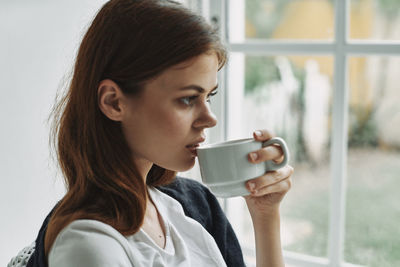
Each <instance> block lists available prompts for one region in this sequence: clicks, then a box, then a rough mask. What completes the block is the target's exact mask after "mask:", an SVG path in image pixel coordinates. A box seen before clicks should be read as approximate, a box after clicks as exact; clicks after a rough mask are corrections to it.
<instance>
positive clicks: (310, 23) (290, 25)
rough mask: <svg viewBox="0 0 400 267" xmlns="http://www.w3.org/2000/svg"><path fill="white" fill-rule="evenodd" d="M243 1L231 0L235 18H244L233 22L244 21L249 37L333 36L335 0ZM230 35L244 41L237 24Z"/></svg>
mask: <svg viewBox="0 0 400 267" xmlns="http://www.w3.org/2000/svg"><path fill="white" fill-rule="evenodd" d="M242 1H243V0H242ZM242 1H241V0H239V1H238V0H232V1H230V2H229V5H230V8H229V9H230V16H231V17H233V18H235V20H241V21H236V22H235V21H233V22H231V23H234V24H244V32H245V34H244V36H245V39H308V40H332V39H333V36H334V30H333V29H334V26H333V25H334V15H333V14H334V1H333V0H296V1H292V0H279V1H276V0H247V1H245V3H243V4H242V5H244V6H240V4H238V2H242ZM243 12H244V13H245V14H242V13H243ZM239 28H241V27H239ZM230 38H231V41H242V40H239V39H238V36H237V33H236V27H234V28H232V29H231V34H230Z"/></svg>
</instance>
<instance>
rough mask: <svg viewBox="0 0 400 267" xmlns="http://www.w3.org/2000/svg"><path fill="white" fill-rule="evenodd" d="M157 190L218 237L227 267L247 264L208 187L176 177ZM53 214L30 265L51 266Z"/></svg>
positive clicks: (45, 224)
mask: <svg viewBox="0 0 400 267" xmlns="http://www.w3.org/2000/svg"><path fill="white" fill-rule="evenodd" d="M157 189H159V190H160V191H162V192H164V193H165V194H167V195H169V196H171V197H172V198H174V199H176V200H177V201H178V202H179V203H181V205H182V207H183V210H184V211H185V214H186V216H188V217H191V218H192V219H194V220H196V221H198V222H199V223H200V224H201V225H202V226H203V227H204V228H205V229H206V230H207V231H208V232H209V233H210V234H211V235H212V236H213V237H214V239H215V242H216V243H217V245H218V248H219V250H220V251H221V254H222V256H223V258H224V259H225V262H226V265H227V266H232V267H240V266H245V264H244V261H243V255H242V250H241V248H240V245H239V242H238V240H237V238H236V235H235V233H234V231H233V229H232V226H231V225H230V223H229V221H228V220H227V218H226V216H225V214H224V212H223V211H222V209H221V207H220V205H219V203H218V200H217V199H216V198H215V196H214V195H213V194H212V193H211V192H210V191H209V190H208V188H206V187H205V186H203V185H202V184H200V183H199V182H197V181H194V180H192V179H186V178H182V177H176V179H175V180H174V181H173V182H172V183H171V184H169V185H167V186H160V187H157ZM53 210H54V209H53ZM52 213H53V211H51V212H50V214H49V215H47V217H46V219H45V220H44V222H43V225H42V227H41V228H40V231H39V234H38V236H37V238H36V242H35V251H34V252H33V254H32V255H31V257H30V258H29V262H28V265H27V267H48V265H47V262H46V260H45V255H44V236H45V233H46V229H47V224H48V222H49V220H50V217H51V214H52Z"/></svg>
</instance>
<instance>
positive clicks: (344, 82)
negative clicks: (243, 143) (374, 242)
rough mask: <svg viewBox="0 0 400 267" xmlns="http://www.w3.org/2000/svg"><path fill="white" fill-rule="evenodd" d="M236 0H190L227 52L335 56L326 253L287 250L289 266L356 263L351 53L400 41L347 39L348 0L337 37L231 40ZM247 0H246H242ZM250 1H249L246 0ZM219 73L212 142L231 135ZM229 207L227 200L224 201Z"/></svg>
mask: <svg viewBox="0 0 400 267" xmlns="http://www.w3.org/2000/svg"><path fill="white" fill-rule="evenodd" d="M230 1H237V0H192V2H194V3H195V5H196V7H197V8H198V10H199V11H200V12H201V13H202V14H203V15H204V16H205V17H206V18H208V19H209V21H211V22H212V23H215V24H217V25H218V27H219V29H220V34H221V38H222V40H223V42H224V43H225V44H226V45H227V47H228V50H229V52H241V53H245V54H257V55H270V56H275V55H279V54H283V55H289V54H290V55H295V54H301V55H304V54H306V55H331V56H332V57H333V58H334V62H335V63H334V74H333V75H334V76H333V83H334V88H335V89H334V90H333V110H332V114H333V117H332V135H331V136H332V137H331V151H330V155H331V157H330V166H331V169H330V178H331V179H330V181H331V185H330V211H329V218H330V219H329V236H328V257H327V258H320V257H314V256H309V255H305V254H300V253H295V252H290V251H284V258H285V262H286V263H287V264H289V265H295V266H307V267H313V266H315V267H321V266H330V267H339V266H346V267H349V266H357V265H354V264H350V263H346V262H344V260H343V252H344V236H345V230H344V227H345V204H346V183H347V177H346V174H347V152H348V151H347V141H348V140H347V133H348V94H349V89H348V77H347V76H348V64H347V62H348V58H349V57H350V56H360V55H364V56H365V55H392V56H393V55H394V56H399V55H400V42H397V41H396V42H394V41H392V42H390V41H380V42H374V41H368V40H366V41H363V42H356V41H350V40H348V37H347V36H348V29H349V27H348V26H349V8H350V5H349V2H350V0H335V9H334V10H335V15H334V19H335V23H334V25H335V37H334V40H333V41H319V42H315V41H312V42H308V41H297V40H293V41H286V42H285V41H269V40H251V41H245V42H243V43H234V42H229V39H228V38H227V33H228V28H227V27H228V21H229V18H228V16H229V14H228V10H229V9H228V5H229V3H230ZM240 1H245V0H240ZM247 1H251V0H247ZM228 71H229V70H222V71H221V72H220V74H219V84H220V90H219V92H220V94H219V97H218V98H216V99H215V101H214V103H213V104H212V106H213V107H212V108H213V111H214V112H215V113H216V115H217V116H218V118H219V124H218V125H217V127H216V128H215V129H212V130H210V136H209V137H210V142H216V141H221V140H227V137H228V129H229V110H230V109H229V104H230V103H229V101H228V99H229V95H228V94H229V93H228V91H227V90H226V89H225V85H226V84H227V77H228V75H227V72H228ZM223 203H224V208H225V210H226V209H227V204H226V203H227V202H226V201H224V202H223Z"/></svg>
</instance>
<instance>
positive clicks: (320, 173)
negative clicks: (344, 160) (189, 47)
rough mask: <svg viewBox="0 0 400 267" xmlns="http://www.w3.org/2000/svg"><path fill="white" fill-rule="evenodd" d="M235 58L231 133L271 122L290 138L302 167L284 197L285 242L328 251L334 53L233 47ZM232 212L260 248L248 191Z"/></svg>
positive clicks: (317, 252)
mask: <svg viewBox="0 0 400 267" xmlns="http://www.w3.org/2000/svg"><path fill="white" fill-rule="evenodd" d="M229 64H230V65H229V77H228V81H229V84H228V95H230V96H231V97H233V98H234V101H229V102H228V103H230V105H231V107H230V108H229V110H233V111H232V112H229V117H230V119H229V133H228V135H229V138H228V139H234V138H242V137H249V136H251V134H252V131H254V130H256V129H269V130H271V131H272V132H274V133H275V134H276V135H277V136H281V137H283V138H284V139H285V140H286V142H287V143H288V146H289V149H290V152H291V163H290V164H291V165H292V166H293V167H294V168H295V174H294V175H293V187H292V189H291V190H290V192H289V193H288V195H287V196H286V197H285V199H284V201H283V203H282V215H283V218H282V231H283V232H282V245H283V248H284V249H286V250H290V251H295V252H300V253H306V254H309V255H314V256H321V257H326V256H327V236H328V215H329V178H330V170H329V169H330V167H329V166H330V164H329V163H330V160H329V155H330V154H329V149H330V145H329V144H330V131H331V129H330V123H331V103H332V68H333V58H332V57H331V56H319V57H312V56H273V57H268V56H256V55H254V56H250V55H244V54H241V53H232V54H231V58H230V60H229ZM228 216H229V217H230V219H231V222H232V223H233V224H234V228H235V230H236V232H237V233H238V235H239V240H240V241H241V242H242V246H243V247H244V248H245V252H246V251H251V249H254V236H253V229H252V224H251V219H250V215H248V212H247V209H246V205H245V203H244V201H243V200H242V199H241V198H237V199H231V200H229V202H228ZM248 255H250V256H249V257H250V258H251V254H248Z"/></svg>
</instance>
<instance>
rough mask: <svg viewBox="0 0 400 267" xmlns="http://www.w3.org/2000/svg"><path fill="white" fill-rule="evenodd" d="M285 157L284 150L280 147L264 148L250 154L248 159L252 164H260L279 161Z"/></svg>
mask: <svg viewBox="0 0 400 267" xmlns="http://www.w3.org/2000/svg"><path fill="white" fill-rule="evenodd" d="M282 156H283V151H282V148H281V147H280V146H278V145H270V146H266V147H263V148H261V149H259V150H257V151H253V152H251V153H249V154H248V159H249V161H250V162H252V163H260V162H264V161H267V160H276V161H278V160H279V159H280V158H282Z"/></svg>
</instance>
